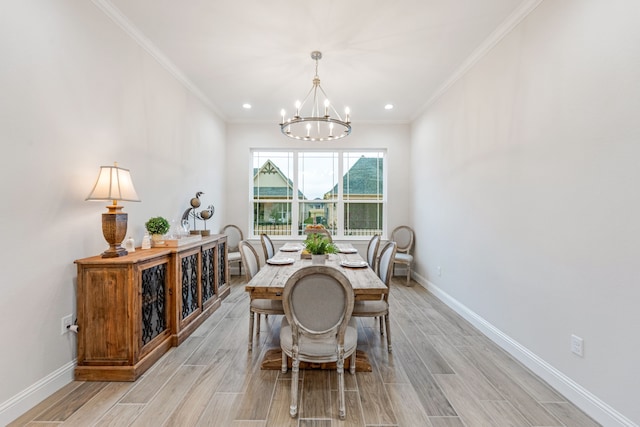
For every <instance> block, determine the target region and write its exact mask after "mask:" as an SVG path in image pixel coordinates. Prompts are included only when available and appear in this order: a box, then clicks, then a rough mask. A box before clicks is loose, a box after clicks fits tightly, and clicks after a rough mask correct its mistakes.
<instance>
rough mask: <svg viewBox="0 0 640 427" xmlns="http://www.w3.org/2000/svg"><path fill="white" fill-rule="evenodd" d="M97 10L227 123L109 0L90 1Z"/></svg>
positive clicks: (213, 105) (217, 109)
mask: <svg viewBox="0 0 640 427" xmlns="http://www.w3.org/2000/svg"><path fill="white" fill-rule="evenodd" d="M91 1H92V2H93V4H95V5H96V6H97V7H98V9H100V10H101V11H102V12H104V14H105V15H107V16H108V17H109V18H111V20H113V22H115V23H116V24H118V26H119V27H120V28H122V29H123V30H124V32H125V33H127V35H128V36H129V37H131V38H132V39H133V40H134V41H135V42H136V43H138V45H140V47H142V48H143V49H144V50H146V51H147V53H149V55H151V57H153V58H154V59H155V60H156V61H158V63H159V64H160V65H161V66H162V67H163V68H165V69H166V70H167V71H168V72H169V73H170V74H171V75H172V76H173V77H175V79H176V80H178V82H180V83H181V84H182V85H183V86H184V87H185V88H187V90H189V91H190V92H191V93H193V94H194V95H195V96H196V97H198V98H199V99H200V101H202V102H203V103H204V104H205V105H206V106H208V107H209V108H211V110H213V112H215V113H216V114H217V115H218V116H220V117H221V118H222V120H224V121H227V118H226V117H225V116H224V114H222V111H220V109H219V108H218V107H217V106H216V105H215V104H214V103H213V102H212V101H211V100H210V99H209V98H208V97H207V95H205V94H204V92H202V91H201V90H200V89H199V88H198V87H197V86H196V85H195V84H194V83H193V82H192V81H191V80H189V79H188V78H187V76H185V75H184V73H183V72H182V71H180V69H179V68H178V67H177V66H176V65H175V64H174V63H173V62H171V60H169V58H167V57H166V56H165V55H164V54H163V53H162V51H161V50H160V49H158V47H156V45H154V44H153V43H152V42H151V40H149V39H148V38H147V36H145V35H144V34H143V33H142V31H140V30H139V29H138V28H137V27H136V26H135V25H134V24H133V22H131V21H130V20H129V18H127V17H126V16H125V15H124V14H123V13H122V12H121V11H120V9H118V8H117V7H115V6H114V5H113V4H111V2H110V1H109V0H91Z"/></svg>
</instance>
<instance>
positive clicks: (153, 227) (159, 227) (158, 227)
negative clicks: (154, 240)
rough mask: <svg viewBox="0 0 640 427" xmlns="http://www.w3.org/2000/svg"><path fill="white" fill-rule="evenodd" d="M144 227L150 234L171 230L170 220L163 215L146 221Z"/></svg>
mask: <svg viewBox="0 0 640 427" xmlns="http://www.w3.org/2000/svg"><path fill="white" fill-rule="evenodd" d="M144 227H145V228H146V229H147V231H148V232H149V233H150V234H166V233H167V232H168V231H169V221H167V220H166V219H164V218H163V217H161V216H157V217H155V218H150V219H149V221H147V222H145V223H144Z"/></svg>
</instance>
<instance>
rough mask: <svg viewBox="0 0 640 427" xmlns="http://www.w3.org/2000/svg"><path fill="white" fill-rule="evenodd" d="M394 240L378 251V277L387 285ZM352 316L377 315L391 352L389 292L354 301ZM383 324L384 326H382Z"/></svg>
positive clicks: (394, 248) (391, 263) (391, 269)
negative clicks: (371, 299)
mask: <svg viewBox="0 0 640 427" xmlns="http://www.w3.org/2000/svg"><path fill="white" fill-rule="evenodd" d="M396 246H397V245H396V242H388V243H387V244H386V245H384V247H383V248H382V250H381V251H380V261H379V263H378V277H379V278H380V280H382V282H383V283H384V284H385V286H386V287H387V288H388V287H389V282H390V281H391V274H392V273H393V260H394V258H395V255H396ZM353 317H374V318H376V317H379V318H380V334H381V335H382V333H383V331H384V330H385V329H386V331H387V350H388V351H389V352H391V326H390V323H389V294H388V293H387V294H384V295H383V296H382V298H381V299H379V300H374V301H356V302H355V304H354V305H353ZM383 324H384V325H385V327H384V328H383Z"/></svg>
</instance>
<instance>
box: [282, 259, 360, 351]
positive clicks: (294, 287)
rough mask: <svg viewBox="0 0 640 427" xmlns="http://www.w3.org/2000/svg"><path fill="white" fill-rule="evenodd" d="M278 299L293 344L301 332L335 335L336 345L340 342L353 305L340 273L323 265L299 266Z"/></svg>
mask: <svg viewBox="0 0 640 427" xmlns="http://www.w3.org/2000/svg"><path fill="white" fill-rule="evenodd" d="M282 298H283V300H282V302H283V307H284V314H285V316H286V317H287V320H288V322H289V324H290V325H291V331H292V334H293V344H294V346H295V345H297V342H298V338H299V337H300V335H301V334H302V335H305V336H307V337H311V338H328V337H336V338H337V340H338V345H344V334H345V331H346V329H347V324H348V323H349V320H350V319H351V314H352V312H353V304H354V295H353V288H352V287H351V283H349V279H347V277H346V276H345V275H344V273H342V272H341V271H339V270H337V269H335V268H333V267H329V266H326V265H309V266H306V267H303V268H301V269H299V270H298V271H296V272H295V273H294V274H293V275H291V277H290V278H289V279H288V280H287V283H286V284H285V286H284V292H283V296H282Z"/></svg>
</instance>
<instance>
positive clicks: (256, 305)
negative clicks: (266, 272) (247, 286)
mask: <svg viewBox="0 0 640 427" xmlns="http://www.w3.org/2000/svg"><path fill="white" fill-rule="evenodd" d="M239 246H240V254H241V256H242V263H243V264H244V271H245V275H246V278H247V282H249V281H250V280H251V279H252V278H253V277H254V276H255V275H256V274H258V271H260V258H258V253H257V252H256V250H255V249H253V246H251V244H250V243H249V242H247V241H246V240H242V241H241V242H240V245H239ZM256 314H257V315H258V318H257V319H255V321H254V318H255V315H256ZM261 314H264V315H265V319H266V317H267V316H268V315H269V314H284V310H283V308H282V301H278V300H272V299H261V298H254V299H252V300H251V301H250V302H249V351H251V350H252V349H253V324H254V323H256V335H260V315H261Z"/></svg>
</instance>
